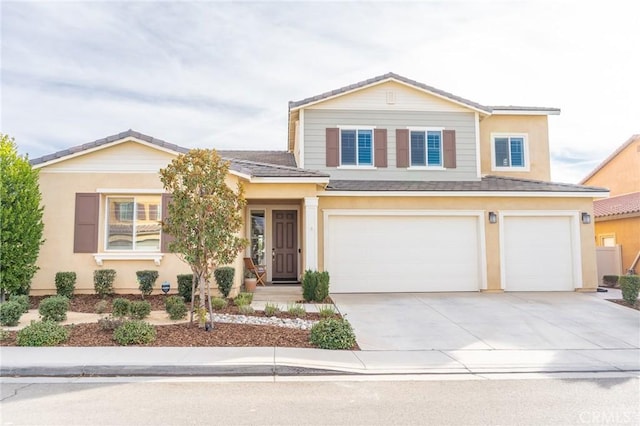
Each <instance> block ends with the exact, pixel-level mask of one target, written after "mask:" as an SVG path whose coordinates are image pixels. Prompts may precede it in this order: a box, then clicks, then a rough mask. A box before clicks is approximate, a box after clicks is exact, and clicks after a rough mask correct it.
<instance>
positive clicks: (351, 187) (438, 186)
mask: <svg viewBox="0 0 640 426" xmlns="http://www.w3.org/2000/svg"><path fill="white" fill-rule="evenodd" d="M326 190H327V191H381V192H385V191H389V192H393V191H412V192H413V191H415V192H511V193H513V192H532V193H539V192H545V193H583V194H587V195H589V194H594V195H593V196H596V195H595V194H602V193H608V191H609V190H608V189H606V188H599V187H594V186H582V185H574V184H570V183H555V182H544V181H539V180H531V179H519V178H511V177H504V176H484V177H482V179H481V180H477V181H360V180H331V181H329V185H328V186H327V188H326Z"/></svg>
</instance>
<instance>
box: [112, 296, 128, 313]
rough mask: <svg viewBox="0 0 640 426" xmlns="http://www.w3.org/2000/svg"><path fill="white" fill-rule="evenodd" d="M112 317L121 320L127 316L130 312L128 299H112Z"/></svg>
mask: <svg viewBox="0 0 640 426" xmlns="http://www.w3.org/2000/svg"><path fill="white" fill-rule="evenodd" d="M112 305H113V310H112V312H113V316H114V317H116V318H122V317H126V316H127V315H129V312H130V311H131V302H130V301H129V299H125V298H124V297H118V298H117V299H113V304H112Z"/></svg>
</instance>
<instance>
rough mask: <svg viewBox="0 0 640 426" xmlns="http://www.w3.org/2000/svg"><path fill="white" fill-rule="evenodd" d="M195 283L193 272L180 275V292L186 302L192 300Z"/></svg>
mask: <svg viewBox="0 0 640 426" xmlns="http://www.w3.org/2000/svg"><path fill="white" fill-rule="evenodd" d="M192 285H193V274H180V275H178V294H179V295H180V296H182V298H183V299H184V301H185V302H189V303H190V302H191V286H192Z"/></svg>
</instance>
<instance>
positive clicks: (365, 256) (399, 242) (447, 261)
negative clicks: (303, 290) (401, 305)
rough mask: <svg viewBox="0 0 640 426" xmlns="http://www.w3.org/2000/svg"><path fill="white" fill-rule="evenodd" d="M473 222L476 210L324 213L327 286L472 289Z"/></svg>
mask: <svg viewBox="0 0 640 426" xmlns="http://www.w3.org/2000/svg"><path fill="white" fill-rule="evenodd" d="M478 223H479V220H478V216H433V215H415V216H411V215H403V216H396V215H371V214H368V215H357V214H356V215H354V214H352V215H339V214H334V215H329V216H327V220H326V222H325V228H326V229H325V237H326V239H325V249H324V256H325V269H326V270H328V271H329V273H330V274H331V291H332V292H335V293H363V292H364V293H379V292H426V291H478V290H479V289H480V286H481V281H482V278H481V277H482V274H481V269H480V268H481V264H482V263H483V262H482V259H481V250H480V243H481V242H480V232H479V231H480V230H479V224H478Z"/></svg>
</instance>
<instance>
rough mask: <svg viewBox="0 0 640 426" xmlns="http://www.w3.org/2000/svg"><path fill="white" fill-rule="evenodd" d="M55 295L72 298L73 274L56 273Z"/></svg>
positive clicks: (73, 288) (74, 286)
mask: <svg viewBox="0 0 640 426" xmlns="http://www.w3.org/2000/svg"><path fill="white" fill-rule="evenodd" d="M55 282H56V293H57V294H58V295H59V296H64V297H66V298H69V299H71V298H73V291H74V290H75V289H76V273H75V272H56V278H55Z"/></svg>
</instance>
